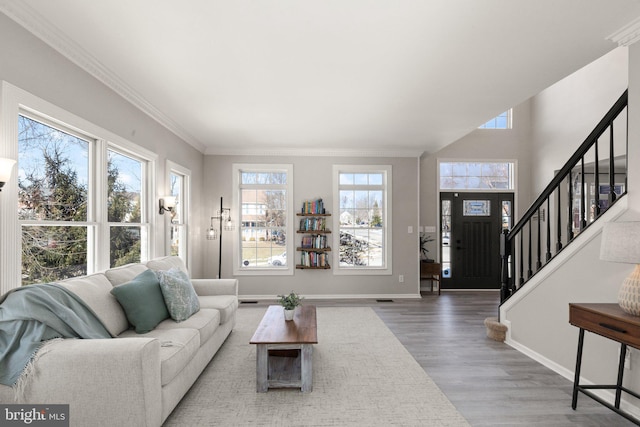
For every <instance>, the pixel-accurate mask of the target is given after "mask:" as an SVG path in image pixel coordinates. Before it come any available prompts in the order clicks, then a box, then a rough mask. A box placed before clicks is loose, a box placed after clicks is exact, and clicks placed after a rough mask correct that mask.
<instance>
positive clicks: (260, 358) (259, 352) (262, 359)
mask: <svg viewBox="0 0 640 427" xmlns="http://www.w3.org/2000/svg"><path fill="white" fill-rule="evenodd" d="M268 389H269V350H268V349H267V346H266V344H258V345H257V346H256V390H257V391H258V392H259V393H265V392H266V391H267V390H268Z"/></svg>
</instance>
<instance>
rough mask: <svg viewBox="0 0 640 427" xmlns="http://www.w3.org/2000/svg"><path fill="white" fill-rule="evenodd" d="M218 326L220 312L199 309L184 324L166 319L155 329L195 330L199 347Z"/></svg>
mask: <svg viewBox="0 0 640 427" xmlns="http://www.w3.org/2000/svg"><path fill="white" fill-rule="evenodd" d="M219 325H220V311H218V310H214V309H211V308H208V309H204V310H203V309H201V310H200V311H198V312H197V313H195V314H194V315H193V316H191V317H189V318H188V319H187V320H185V321H184V322H180V323H178V322H176V321H175V320H173V319H167V320H164V321H162V322H160V324H159V325H158V326H156V329H176V328H190V329H195V330H197V331H198V332H199V333H200V345H202V344H204V343H206V342H207V341H209V338H211V337H212V336H213V334H214V332H215V331H216V329H218V326H219Z"/></svg>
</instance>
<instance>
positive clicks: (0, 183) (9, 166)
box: [0, 157, 16, 191]
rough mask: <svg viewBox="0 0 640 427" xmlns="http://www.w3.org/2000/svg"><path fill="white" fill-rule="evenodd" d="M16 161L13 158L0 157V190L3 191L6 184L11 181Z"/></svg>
mask: <svg viewBox="0 0 640 427" xmlns="http://www.w3.org/2000/svg"><path fill="white" fill-rule="evenodd" d="M15 163H16V161H15V160H13V159H7V158H4V157H0V191H2V187H4V184H5V183H6V182H7V181H9V178H11V171H12V170H13V165H14V164H15Z"/></svg>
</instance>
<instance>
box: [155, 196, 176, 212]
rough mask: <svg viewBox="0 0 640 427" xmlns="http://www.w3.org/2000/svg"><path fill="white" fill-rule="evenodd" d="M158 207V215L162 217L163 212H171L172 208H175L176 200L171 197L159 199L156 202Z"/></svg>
mask: <svg viewBox="0 0 640 427" xmlns="http://www.w3.org/2000/svg"><path fill="white" fill-rule="evenodd" d="M158 205H159V207H160V209H159V213H160V215H164V213H165V211H169V212H171V211H173V208H175V207H176V198H175V197H173V196H164V197H160V200H158Z"/></svg>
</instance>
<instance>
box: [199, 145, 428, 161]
mask: <svg viewBox="0 0 640 427" xmlns="http://www.w3.org/2000/svg"><path fill="white" fill-rule="evenodd" d="M205 154H206V155H212V156H277V157H411V158H420V156H422V154H423V151H422V150H340V149H309V148H273V149H272V148H263V149H260V148H257V149H256V148H246V149H241V148H215V147H211V148H208V149H207V150H206V151H205Z"/></svg>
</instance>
